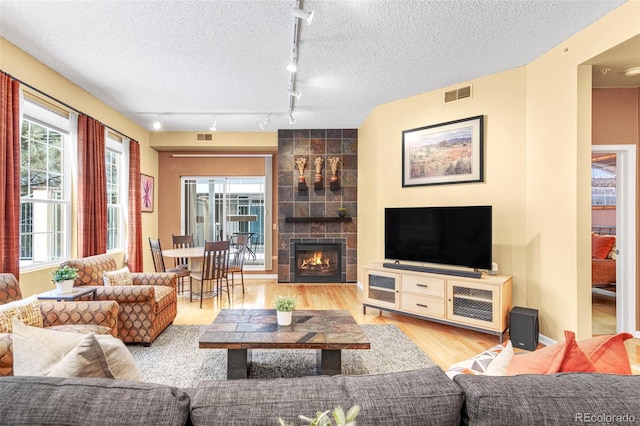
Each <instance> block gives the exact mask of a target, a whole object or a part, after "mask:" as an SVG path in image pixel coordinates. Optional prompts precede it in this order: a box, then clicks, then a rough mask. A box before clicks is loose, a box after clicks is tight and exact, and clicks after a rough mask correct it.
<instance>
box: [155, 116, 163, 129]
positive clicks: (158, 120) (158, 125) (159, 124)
mask: <svg viewBox="0 0 640 426" xmlns="http://www.w3.org/2000/svg"><path fill="white" fill-rule="evenodd" d="M161 128H162V123H161V122H160V119H159V118H156V121H154V122H153V130H160V129H161Z"/></svg>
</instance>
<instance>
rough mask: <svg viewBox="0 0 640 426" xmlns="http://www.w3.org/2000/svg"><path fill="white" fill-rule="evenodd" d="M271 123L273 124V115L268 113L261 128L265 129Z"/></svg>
mask: <svg viewBox="0 0 640 426" xmlns="http://www.w3.org/2000/svg"><path fill="white" fill-rule="evenodd" d="M269 124H271V116H270V115H269V114H267V116H266V117H265V119H264V121H263V122H262V123H260V128H261V129H262V130H264V129H265V128H266V127H267V126H268V125H269Z"/></svg>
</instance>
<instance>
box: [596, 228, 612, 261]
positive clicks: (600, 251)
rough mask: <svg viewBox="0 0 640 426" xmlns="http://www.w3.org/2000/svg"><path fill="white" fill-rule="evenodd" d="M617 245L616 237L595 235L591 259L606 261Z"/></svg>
mask: <svg viewBox="0 0 640 426" xmlns="http://www.w3.org/2000/svg"><path fill="white" fill-rule="evenodd" d="M615 243H616V237H611V236H604V235H598V234H593V235H592V236H591V258H592V259H606V258H607V256H608V255H609V252H610V251H611V249H612V248H613V245H614V244H615Z"/></svg>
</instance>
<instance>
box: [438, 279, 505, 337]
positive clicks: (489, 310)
mask: <svg viewBox="0 0 640 426" xmlns="http://www.w3.org/2000/svg"><path fill="white" fill-rule="evenodd" d="M499 293H500V292H499V289H498V288H496V287H494V286H491V285H486V284H479V283H478V284H476V283H471V282H462V281H455V280H449V281H448V285H447V304H448V306H447V307H448V310H447V317H448V318H449V319H451V320H455V321H459V322H463V323H466V324H469V325H475V326H479V327H483V328H492V329H495V330H498V329H499V328H500V318H499V311H498V307H499ZM500 331H501V330H500Z"/></svg>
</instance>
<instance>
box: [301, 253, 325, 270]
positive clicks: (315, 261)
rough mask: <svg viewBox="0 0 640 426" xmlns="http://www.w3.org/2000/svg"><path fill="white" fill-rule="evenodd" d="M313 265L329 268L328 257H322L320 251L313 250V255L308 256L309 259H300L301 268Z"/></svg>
mask: <svg viewBox="0 0 640 426" xmlns="http://www.w3.org/2000/svg"><path fill="white" fill-rule="evenodd" d="M313 266H316V267H317V266H321V267H323V268H329V258H326V259H324V258H323V257H322V252H319V251H317V252H315V253H313V257H310V258H309V259H303V260H302V266H300V268H302V269H307V268H308V267H313Z"/></svg>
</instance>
